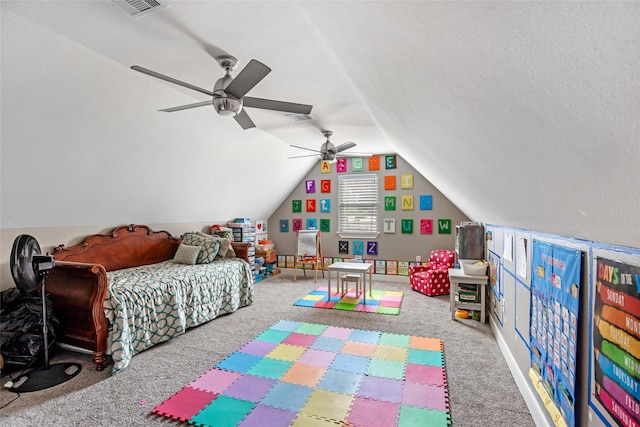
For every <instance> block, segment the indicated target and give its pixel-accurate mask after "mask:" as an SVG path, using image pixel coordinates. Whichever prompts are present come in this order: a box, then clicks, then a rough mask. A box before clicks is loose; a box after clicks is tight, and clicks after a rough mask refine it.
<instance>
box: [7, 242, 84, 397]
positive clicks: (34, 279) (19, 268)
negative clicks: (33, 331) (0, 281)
mask: <svg viewBox="0 0 640 427" xmlns="http://www.w3.org/2000/svg"><path fill="white" fill-rule="evenodd" d="M10 261H11V275H12V276H13V280H14V282H15V284H16V287H17V288H18V289H19V290H20V291H21V292H23V293H25V294H30V293H32V292H34V291H35V290H36V289H37V288H38V285H40V288H41V294H42V334H43V340H44V345H43V352H44V366H42V367H40V368H35V369H32V370H31V371H28V372H24V373H22V374H21V375H20V376H19V377H18V378H16V379H15V380H13V381H12V384H11V383H9V385H11V386H10V387H9V386H7V385H5V387H6V388H7V389H9V390H10V391H13V392H16V393H21V392H31V391H38V390H43V389H46V388H49V387H53V386H56V385H58V384H62V383H63V382H65V381H67V380H70V379H71V378H73V377H75V376H76V375H77V374H78V373H79V372H80V370H81V369H82V367H81V366H80V365H79V364H77V363H57V364H52V365H50V364H49V325H48V317H47V299H46V295H47V293H46V290H45V282H46V278H47V275H48V274H49V270H51V269H52V268H53V267H54V266H55V260H54V258H53V256H52V255H49V254H47V255H42V252H41V250H40V245H39V244H38V241H37V240H36V239H35V238H34V237H32V236H29V235H27V234H21V235H19V236H18V237H16V239H15V240H14V242H13V247H12V249H11V260H10Z"/></svg>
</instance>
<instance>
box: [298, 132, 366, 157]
mask: <svg viewBox="0 0 640 427" xmlns="http://www.w3.org/2000/svg"><path fill="white" fill-rule="evenodd" d="M322 134H323V135H324V136H325V138H327V140H326V141H325V142H324V143H323V144H322V145H321V146H320V150H313V149H311V148H306V147H300V146H299V145H291V147H295V148H300V149H302V150H308V151H314V152H316V153H319V154H320V160H323V161H325V162H334V161H335V160H336V158H340V157H371V156H372V154H369V153H355V152H351V153H342V152H343V151H345V150H348V149H349V148H353V147H355V146H356V143H355V142H352V141H347V142H343V143H342V144H340V145H338V146H336V145H334V144H333V142H331V141H330V140H329V138H330V137H331V135H333V132H331V131H330V130H323V131H322ZM317 155H318V154H306V155H302V156H293V157H289V159H297V158H300V157H311V156H317Z"/></svg>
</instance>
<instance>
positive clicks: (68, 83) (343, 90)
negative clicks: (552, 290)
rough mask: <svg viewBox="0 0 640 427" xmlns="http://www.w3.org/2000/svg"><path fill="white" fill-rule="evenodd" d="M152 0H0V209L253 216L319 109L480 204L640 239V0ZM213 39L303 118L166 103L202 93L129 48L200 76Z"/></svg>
mask: <svg viewBox="0 0 640 427" xmlns="http://www.w3.org/2000/svg"><path fill="white" fill-rule="evenodd" d="M165 3H167V4H169V5H170V7H168V8H167V9H164V10H162V11H159V12H157V13H155V14H151V15H149V16H146V17H144V18H141V19H132V18H131V17H129V16H127V15H126V14H125V13H124V12H123V11H122V10H120V9H119V8H117V7H115V6H113V4H112V3H111V2H110V1H86V2H77V1H29V2H24V1H22V2H11V1H2V9H1V13H2V40H1V42H2V58H1V59H2V64H1V67H2V68H1V73H2V74H1V78H2V82H1V83H2V86H1V91H2V92H1V95H2V99H1V102H2V104H1V107H2V110H1V112H2V117H1V119H2V142H1V143H2V172H1V173H2V216H1V221H2V227H3V228H11V227H39V226H73V225H90V224H114V223H120V222H133V221H134V220H138V219H139V220H140V221H143V222H147V223H154V222H156V223H162V222H179V221H180V222H189V221H207V220H211V219H225V218H233V217H235V216H249V217H253V218H265V217H268V216H269V215H270V214H271V213H272V212H273V211H274V210H275V209H276V207H277V206H278V205H279V204H280V203H281V201H282V200H284V199H285V198H286V196H287V195H288V194H289V192H290V191H291V190H292V189H293V186H295V185H296V184H297V183H298V181H299V180H300V179H301V178H302V177H303V176H304V175H305V174H306V172H307V171H308V170H309V168H311V167H313V166H314V165H315V162H316V159H315V158H307V159H291V160H289V159H287V157H289V156H295V155H300V154H306V153H305V152H301V150H296V149H294V148H291V147H289V144H295V145H301V146H305V147H308V148H319V146H320V144H321V143H322V142H323V139H324V138H323V137H322V135H321V132H320V129H322V128H324V129H329V130H332V131H333V132H334V136H333V141H334V142H335V143H336V144H337V143H341V142H344V141H347V140H351V141H354V142H356V143H357V144H358V146H357V147H356V148H355V149H354V150H357V151H364V152H372V153H380V154H384V153H390V152H394V153H396V152H397V153H398V154H399V155H401V156H402V157H404V158H405V159H407V160H408V161H409V162H410V163H411V164H412V165H413V166H414V167H415V168H416V169H417V170H418V171H419V172H420V173H422V174H423V175H424V176H425V177H426V178H427V179H429V180H430V181H431V182H432V183H433V184H434V185H436V186H437V187H438V188H439V189H440V190H441V191H442V192H443V193H444V194H445V195H446V196H447V197H449V199H450V200H451V201H452V202H453V203H454V204H456V205H457V206H458V207H459V208H460V209H461V210H462V211H463V212H465V214H467V215H468V216H469V217H470V218H471V219H473V220H477V221H482V222H487V223H491V224H498V225H504V226H508V227H517V228H526V229H530V230H535V231H540V232H548V233H554V234H560V235H563V236H570V237H576V238H582V239H589V240H595V241H601V242H605V243H615V244H622V245H627V246H634V247H637V246H638V242H639V241H640V191H639V189H638V182H640V165H639V162H640V143H639V141H640V138H639V136H640V135H639V129H638V118H639V117H640V107H639V106H640V96H639V95H640V47H639V46H640V45H639V39H640V24H639V23H640V3H638V2H491V1H486V2H458V1H456V2H437V1H428V2H426V1H425V2H420V1H417V2H389V1H377V2H367V1H358V2H341V1H320V2H315V1H304V2H302V1H301V2H286V1H273V2H272V1H260V2H245V1H242V2H238V1H210V2H204V1H177V0H175V1H172V2H165ZM223 53H226V54H231V55H234V56H235V57H237V58H238V59H239V60H240V61H241V64H240V68H241V67H243V66H244V65H245V64H246V63H247V62H248V61H249V60H250V59H252V58H255V59H257V60H259V61H261V62H263V63H265V64H266V65H268V66H269V67H270V68H271V69H272V72H271V73H270V74H269V75H268V76H267V77H266V78H265V79H264V80H262V81H261V82H260V83H259V84H258V85H257V86H256V87H255V88H254V89H253V90H252V91H251V92H250V93H249V95H251V96H255V97H262V98H272V99H278V100H283V101H291V102H299V103H308V104H312V105H313V106H314V108H313V111H312V113H311V114H312V116H313V117H314V118H315V120H313V121H309V122H298V123H294V122H293V121H292V120H291V119H290V118H288V117H286V115H284V114H282V113H277V112H273V111H265V110H258V109H247V111H248V112H249V114H250V115H251V117H252V118H253V120H254V122H255V123H256V125H257V128H256V129H250V130H246V131H244V130H242V129H241V128H240V127H239V126H238V125H237V124H236V123H235V121H233V119H230V118H225V117H221V116H217V115H216V114H215V113H214V112H213V111H212V110H211V109H209V108H199V109H193V110H186V111H181V112H176V113H170V114H169V113H160V112H157V110H159V109H162V108H167V107H172V106H177V105H183V104H189V103H194V102H198V101H203V100H205V98H203V97H204V95H201V94H199V93H197V92H191V91H188V90H186V89H183V88H180V87H176V86H174V85H171V84H169V83H165V82H162V81H160V80H156V79H154V78H152V77H149V76H146V75H143V74H140V73H136V72H134V71H132V70H130V68H129V67H130V66H131V65H134V64H135V65H141V66H143V67H146V68H150V69H152V70H155V71H158V72H160V73H163V74H166V75H169V76H172V77H175V78H177V79H180V80H183V81H186V82H189V83H192V84H194V85H196V86H200V87H203V88H206V89H211V88H212V86H213V84H214V82H215V80H216V79H217V78H219V77H221V76H222V74H223V73H222V70H221V69H220V68H219V66H218V65H217V63H216V62H215V59H214V57H215V56H217V55H219V54H223ZM40 183H42V185H41V184H40ZM49 186H51V187H53V188H55V189H56V191H51V190H49V189H48V188H51V187H49ZM62 189H64V190H62ZM238 193H241V194H243V195H245V196H246V197H244V198H240V199H239V198H238V197H237V195H238ZM140 194H144V196H143V197H140ZM45 207H53V208H54V209H51V210H48V209H46V208H45ZM81 207H82V208H81Z"/></svg>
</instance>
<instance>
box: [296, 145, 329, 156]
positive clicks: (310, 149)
mask: <svg viewBox="0 0 640 427" xmlns="http://www.w3.org/2000/svg"><path fill="white" fill-rule="evenodd" d="M289 146H290V147H295V148H300V149H302V150H307V151H313V152H316V153H321V151H318V150H314V149H312V148H306V147H300V146H299V145H289ZM310 155H311V156H315V154H310Z"/></svg>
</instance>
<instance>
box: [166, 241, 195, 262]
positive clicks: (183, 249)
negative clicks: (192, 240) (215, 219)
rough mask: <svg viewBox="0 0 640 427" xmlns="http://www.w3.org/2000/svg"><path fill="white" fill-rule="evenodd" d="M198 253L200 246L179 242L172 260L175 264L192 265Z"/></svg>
mask: <svg viewBox="0 0 640 427" xmlns="http://www.w3.org/2000/svg"><path fill="white" fill-rule="evenodd" d="M198 254H200V246H190V245H184V244H181V245H180V246H178V250H177V251H176V254H175V255H174V256H173V262H175V263H176V264H188V265H194V264H195V263H196V259H198Z"/></svg>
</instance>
